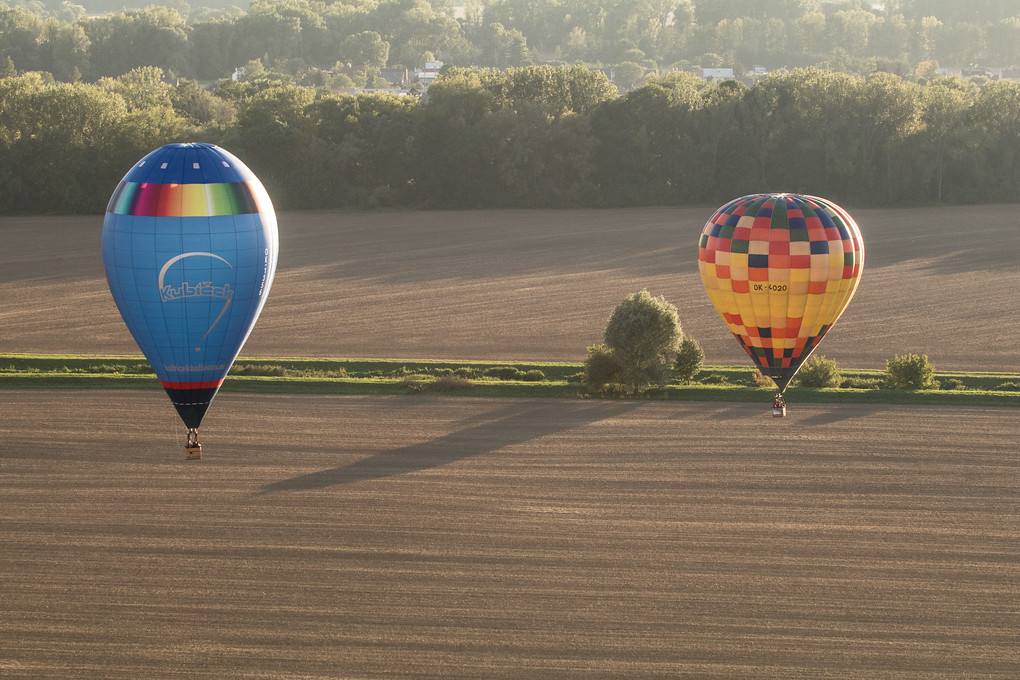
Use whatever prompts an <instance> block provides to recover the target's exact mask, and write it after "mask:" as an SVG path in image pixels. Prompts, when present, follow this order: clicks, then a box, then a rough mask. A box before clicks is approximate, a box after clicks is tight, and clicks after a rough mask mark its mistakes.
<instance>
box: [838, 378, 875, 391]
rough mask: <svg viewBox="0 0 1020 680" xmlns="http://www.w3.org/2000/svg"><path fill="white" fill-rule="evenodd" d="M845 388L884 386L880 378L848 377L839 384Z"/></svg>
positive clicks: (869, 388) (856, 388)
mask: <svg viewBox="0 0 1020 680" xmlns="http://www.w3.org/2000/svg"><path fill="white" fill-rule="evenodd" d="M839 386H840V387H842V388H843V389H845V390H878V389H881V388H882V381H881V379H879V378H847V379H846V380H844V381H843V382H841V383H840V384H839Z"/></svg>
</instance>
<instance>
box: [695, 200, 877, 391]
mask: <svg viewBox="0 0 1020 680" xmlns="http://www.w3.org/2000/svg"><path fill="white" fill-rule="evenodd" d="M863 266H864V243H863V242H862V241H861V232H860V230H859V229H858V228H857V224H856V223H855V222H854V221H853V218H851V217H850V215H849V214H848V213H847V212H846V211H845V210H843V209H842V208H840V207H839V206H838V205H836V204H835V203H832V202H831V201H827V200H825V199H822V198H817V197H815V196H801V195H797V194H755V195H752V196H744V197H743V198H738V199H737V200H735V201H732V202H730V203H728V204H726V205H725V206H723V207H722V208H720V209H719V210H718V211H716V213H715V214H714V215H712V218H711V219H710V220H709V221H708V222H707V223H706V224H705V228H704V229H703V230H702V233H701V239H700V241H699V243H698V268H699V269H700V271H701V280H702V283H704V284H705V290H706V291H707V292H708V297H709V299H711V301H712V304H713V305H714V306H715V309H716V311H717V312H719V316H721V317H722V318H723V321H725V322H726V324H727V325H728V326H729V328H730V331H732V332H733V335H734V336H736V338H737V340H738V341H739V342H740V344H741V346H743V348H744V349H745V350H747V353H748V354H749V355H750V356H751V358H752V359H753V360H754V362H755V363H756V364H757V365H758V367H759V368H760V369H761V372H762V373H764V374H765V375H767V376H769V377H771V378H772V379H773V380H775V382H776V384H777V385H778V386H779V388H780V390H785V389H786V386H787V384H789V382H790V380H791V379H792V378H793V376H794V374H795V373H796V372H797V370H798V369H799V368H800V366H801V364H803V363H804V361H805V360H806V359H807V358H808V356H809V355H810V354H811V352H812V351H813V350H814V349H815V347H816V346H817V345H818V342H819V341H820V340H821V339H822V337H823V336H824V335H825V334H826V333H827V332H828V331H829V329H830V328H831V327H832V324H834V323H835V322H836V320H837V319H838V318H839V317H840V315H841V314H842V313H843V310H844V309H846V306H847V303H849V302H850V298H851V297H853V294H854V291H856V290H857V285H858V283H860V280H861V271H862V269H863Z"/></svg>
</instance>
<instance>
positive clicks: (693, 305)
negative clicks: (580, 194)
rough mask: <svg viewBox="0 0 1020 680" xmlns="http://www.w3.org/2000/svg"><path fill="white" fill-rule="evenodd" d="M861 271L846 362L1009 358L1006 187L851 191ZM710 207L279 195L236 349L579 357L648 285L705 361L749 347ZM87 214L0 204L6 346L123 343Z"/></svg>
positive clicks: (834, 353) (844, 337)
mask: <svg viewBox="0 0 1020 680" xmlns="http://www.w3.org/2000/svg"><path fill="white" fill-rule="evenodd" d="M853 212H854V216H855V218H856V219H857V221H858V223H859V224H860V227H861V231H862V233H863V236H864V242H865V248H866V259H865V273H864V278H863V282H862V283H861V286H860V288H859V290H858V292H857V295H856V297H855V298H854V300H852V301H851V303H850V306H849V307H848V308H847V311H846V313H845V314H844V315H843V318H842V319H841V320H840V321H839V323H838V324H837V325H836V327H835V328H834V329H833V330H832V332H830V333H829V335H828V336H827V337H826V338H825V340H823V342H822V344H821V347H820V349H819V352H820V353H822V354H825V355H826V356H827V357H829V358H830V359H835V360H836V361H837V363H838V364H839V365H841V366H845V367H848V368H884V367H885V362H886V360H888V359H890V358H892V357H893V356H894V355H895V354H900V353H906V352H915V353H923V354H927V355H928V356H929V358H930V359H931V361H932V363H934V364H935V366H936V367H937V368H940V369H943V370H959V371H966V370H973V371H980V370H987V371H1014V372H1015V371H1017V370H1020V359H1018V357H1020V333H1017V325H1016V316H1017V312H1018V310H1020V294H1018V291H1020V238H1018V237H1017V218H1016V214H1017V206H1014V205H996V206H975V207H952V208H915V209H900V210H860V211H853ZM711 214H712V209H711V208H705V209H697V208H683V209H666V208H648V209H635V210H603V211H599V210H577V211H478V212H395V213H284V214H282V215H281V216H280V234H281V236H280V240H281V251H280V266H279V269H278V272H277V277H276V281H275V283H274V285H273V289H272V291H271V293H270V297H269V301H268V303H267V305H266V308H265V310H264V311H263V314H262V318H261V319H260V321H259V323H258V324H257V325H256V327H255V330H254V332H253V333H252V335H251V337H250V338H249V340H248V344H247V345H246V347H245V348H244V350H243V356H245V355H246V356H332V357H369V358H381V357H392V358H406V359H465V360H468V359H478V360H489V359H493V360H508V361H513V360H520V361H523V360H531V361H543V360H545V361H581V360H583V359H584V356H585V348H586V347H587V346H588V345H590V344H592V343H595V342H599V341H600V340H601V336H602V331H603V330H604V329H605V324H606V321H607V320H608V318H609V315H610V313H611V312H612V310H613V308H614V307H615V306H616V304H617V303H619V301H620V300H622V299H623V298H624V297H625V296H627V295H629V294H630V293H633V292H636V291H638V290H641V289H642V288H647V289H648V290H649V291H650V292H652V293H653V294H654V295H664V296H666V298H667V299H669V300H670V301H671V302H673V303H674V304H676V305H677V307H678V308H679V309H680V318H681V321H682V323H683V327H684V330H685V332H686V333H688V334H689V335H692V336H693V337H695V338H696V339H697V340H698V341H699V342H700V343H701V344H702V346H703V347H704V348H705V354H706V361H707V362H708V363H715V364H744V363H747V364H748V365H750V363H749V361H750V360H749V359H748V358H747V355H746V354H744V352H743V350H741V349H740V347H739V346H738V345H737V342H736V340H734V338H733V336H732V335H730V333H729V331H728V330H727V329H726V326H725V324H724V323H723V322H722V320H721V319H720V318H719V317H718V315H716V313H715V311H714V310H713V309H712V308H711V306H710V304H709V301H708V297H707V295H706V294H705V292H704V290H703V288H702V285H701V280H700V278H699V276H698V271H697V247H696V244H697V238H698V235H699V234H700V231H701V228H702V226H703V225H704V222H705V220H706V219H708V217H709V216H711ZM101 232H102V219H101V218H99V217H79V218H71V217H58V218H46V217H30V218H4V219H0V234H3V240H4V244H5V247H4V248H3V249H2V250H0V300H3V305H2V307H0V351H20V352H49V353H64V352H67V353H84V354H93V353H109V354H136V353H137V352H138V350H137V348H136V347H135V344H134V342H133V340H132V339H131V337H130V335H129V334H128V332H127V330H126V328H125V327H124V324H123V322H122V321H121V319H120V316H119V314H118V313H117V309H116V307H115V306H114V304H113V302H112V299H111V298H110V294H109V291H108V289H107V286H106V280H105V277H104V274H103V266H102V259H101V254H100V247H99V243H100V236H101Z"/></svg>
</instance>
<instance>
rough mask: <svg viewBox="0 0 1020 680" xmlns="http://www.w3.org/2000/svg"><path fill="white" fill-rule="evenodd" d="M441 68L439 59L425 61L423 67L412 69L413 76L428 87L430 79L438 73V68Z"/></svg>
mask: <svg viewBox="0 0 1020 680" xmlns="http://www.w3.org/2000/svg"><path fill="white" fill-rule="evenodd" d="M441 68H443V62H441V61H427V62H425V68H416V69H414V77H415V78H416V79H417V80H418V82H419V83H421V84H422V85H424V86H425V87H428V86H429V85H431V84H432V81H433V80H435V79H436V77H437V76H438V75H439V70H440V69H441Z"/></svg>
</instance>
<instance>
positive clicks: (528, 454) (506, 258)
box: [0, 206, 1020, 679]
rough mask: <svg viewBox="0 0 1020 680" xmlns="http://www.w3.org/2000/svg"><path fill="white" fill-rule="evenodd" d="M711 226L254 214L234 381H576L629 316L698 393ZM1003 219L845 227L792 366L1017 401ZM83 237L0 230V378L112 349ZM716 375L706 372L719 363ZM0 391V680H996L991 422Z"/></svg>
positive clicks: (1001, 596)
mask: <svg viewBox="0 0 1020 680" xmlns="http://www.w3.org/2000/svg"><path fill="white" fill-rule="evenodd" d="M710 212H711V210H708V211H707V212H706V211H698V210H664V209H654V210H652V209H649V210H634V211H603V212H600V211H577V212H565V213H558V212H557V213H549V212H516V211H515V212H482V213H425V214H413V213H396V214H389V215H382V214H372V215H365V214H352V215H333V214H331V215H326V214H308V215H293V214H291V215H283V216H282V219H281V231H282V247H281V264H280V270H279V273H278V278H277V282H276V284H275V286H274V288H273V291H272V293H271V295H270V299H269V303H268V306H267V307H266V310H265V313H264V315H263V319H262V321H261V322H260V324H259V326H257V328H256V331H255V332H254V333H253V335H252V337H251V340H250V342H249V345H248V347H247V348H246V350H245V353H246V354H249V355H260V356H266V355H269V356H272V355H278V356H279V355H286V356H309V355H327V356H380V357H382V356H386V357H406V358H428V357H437V358H439V357H446V358H458V359H535V360H542V359H549V360H557V359H560V360H580V359H581V358H583V355H584V346H585V345H586V344H589V343H591V342H593V341H595V340H597V339H598V337H599V335H600V333H601V330H602V328H603V327H604V323H605V320H606V318H607V317H608V315H609V312H610V311H611V310H612V308H613V306H614V305H615V304H616V303H617V302H619V300H620V299H622V297H623V296H624V295H626V294H628V293H630V292H634V291H635V290H637V289H640V288H641V287H647V288H648V289H649V290H650V291H652V292H653V293H655V294H664V295H666V296H667V297H668V298H669V299H671V300H672V301H673V302H675V303H676V304H677V305H678V307H680V309H681V318H682V319H683V321H684V325H685V329H686V330H687V331H688V332H689V333H691V334H692V335H694V336H695V337H697V338H698V339H699V341H701V342H702V344H703V345H704V346H705V348H706V353H707V355H708V357H707V359H708V361H709V362H712V363H741V362H745V361H746V356H745V355H743V353H742V352H741V350H739V348H737V347H736V343H735V341H734V340H733V339H732V337H729V336H728V335H727V334H726V331H725V329H724V328H723V327H722V323H721V321H719V319H718V318H717V317H715V315H714V312H712V311H711V309H709V308H708V303H707V301H706V300H705V297H704V294H703V293H702V292H701V288H700V281H698V277H697V271H696V263H695V255H694V252H693V251H694V247H693V244H694V242H695V239H696V235H697V233H698V231H699V230H700V227H701V222H703V221H704V219H705V218H706V217H707V214H708V213H710ZM1014 214H1015V207H1012V208H1011V207H1010V206H993V207H980V208H967V209H962V208H961V209H955V208H954V209H940V210H935V209H931V210H911V211H893V212H882V211H855V216H856V217H857V219H858V221H859V222H860V224H861V227H862V231H863V233H864V237H865V242H866V246H867V248H868V261H867V263H866V268H867V271H866V272H865V279H864V283H863V284H862V286H861V289H860V291H859V292H858V296H857V298H856V299H855V300H854V301H853V302H852V303H851V306H850V308H849V310H848V311H847V314H846V315H845V316H844V318H843V320H841V321H840V323H839V325H837V327H836V328H835V329H834V330H833V332H832V334H831V335H830V336H829V337H827V338H826V340H825V341H824V343H823V345H822V351H823V352H824V353H826V354H827V355H828V356H830V357H832V358H835V359H837V361H838V362H839V363H840V365H846V366H861V367H876V368H880V367H882V366H883V365H884V362H885V360H886V359H887V358H889V357H891V356H892V354H894V353H896V352H904V351H923V352H926V353H927V354H929V356H930V357H931V358H932V360H933V362H935V363H936V365H937V366H939V367H940V368H946V369H960V370H982V369H987V370H1010V371H1016V370H1018V368H1017V357H1018V356H1020V345H1018V339H1017V333H1016V313H1017V311H1018V304H1017V294H1016V290H1017V288H1018V285H1020V268H1018V266H1017V262H1020V257H1018V255H1020V252H1018V250H1020V239H1017V237H1016V222H1015V219H1014V218H1013V215H1014ZM100 228H101V220H99V219H96V218H85V219H78V220H75V219H70V218H59V219H50V218H25V219H21V218H19V219H5V220H0V233H2V234H3V238H4V248H3V249H0V300H2V303H0V304H2V306H0V351H23V352H79V353H135V352H136V351H137V350H136V349H135V348H134V346H133V343H132V341H131V339H130V336H129V335H128V334H127V331H126V330H125V329H124V327H123V324H122V322H121V321H120V319H119V317H118V315H117V312H116V309H115V308H114V306H113V303H112V301H110V298H109V293H108V291H107V290H106V288H105V282H104V280H103V274H102V264H101V261H100V259H101V258H100V256H99V254H98V245H99V231H100ZM730 345H732V347H730ZM183 435H184V430H183V426H182V425H181V424H180V421H179V420H178V419H177V416H176V414H175V413H174V412H173V409H172V407H171V406H170V404H169V402H168V401H167V399H166V398H165V396H164V395H163V394H162V393H160V392H156V391H152V392H144V391H142V392H119V391H109V392H77V391H16V390H2V391H0V436H2V438H3V441H4V448H3V453H2V454H0V677H3V678H8V677H10V678H61V679H63V678H125V679H126V678H131V679H137V678H154V679H155V678H217V679H219V678H260V677H261V678H382V677H446V678H639V677H640V678H646V677H648V678H651V677H654V678H679V677H692V678H702V677H704V678H745V677H769V678H819V677H831V678H869V679H870V678H918V679H920V678H960V679H964V678H967V679H970V678H1015V677H1018V676H1020V647H1018V644H1017V641H1018V637H1017V630H1020V554H1018V549H1017V546H1018V545H1020V522H1018V519H1017V500H1018V493H1017V491H1018V482H1020V472H1018V467H1020V454H1018V450H1017V449H1018V447H1017V443H1016V442H1017V438H1018V435H1020V419H1018V416H1017V411H1016V410H1015V409H992V408H987V409H945V408H923V407H896V406H861V405H850V406H847V405H840V406H829V405H796V406H795V407H794V408H793V409H792V410H791V414H790V416H789V417H788V418H786V419H772V418H771V417H770V416H769V415H768V414H767V410H765V409H762V407H761V406H760V405H755V404H683V403H661V402H631V403H628V402H600V401H583V400H576V401H575V400H523V399H522V400H502V399H473V398H465V397H457V398H444V397H429V396H406V397H321V396H275V395H274V396H256V395H243V394H234V393H226V394H222V395H220V396H219V397H218V398H217V401H216V403H215V404H214V406H213V408H212V409H211V411H210V413H209V416H208V417H207V418H206V421H205V423H204V425H203V443H204V445H205V449H206V450H205V452H204V454H205V456H204V459H203V460H202V461H200V462H198V461H195V462H186V461H184V459H183V450H182V448H181V446H182V443H183Z"/></svg>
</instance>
